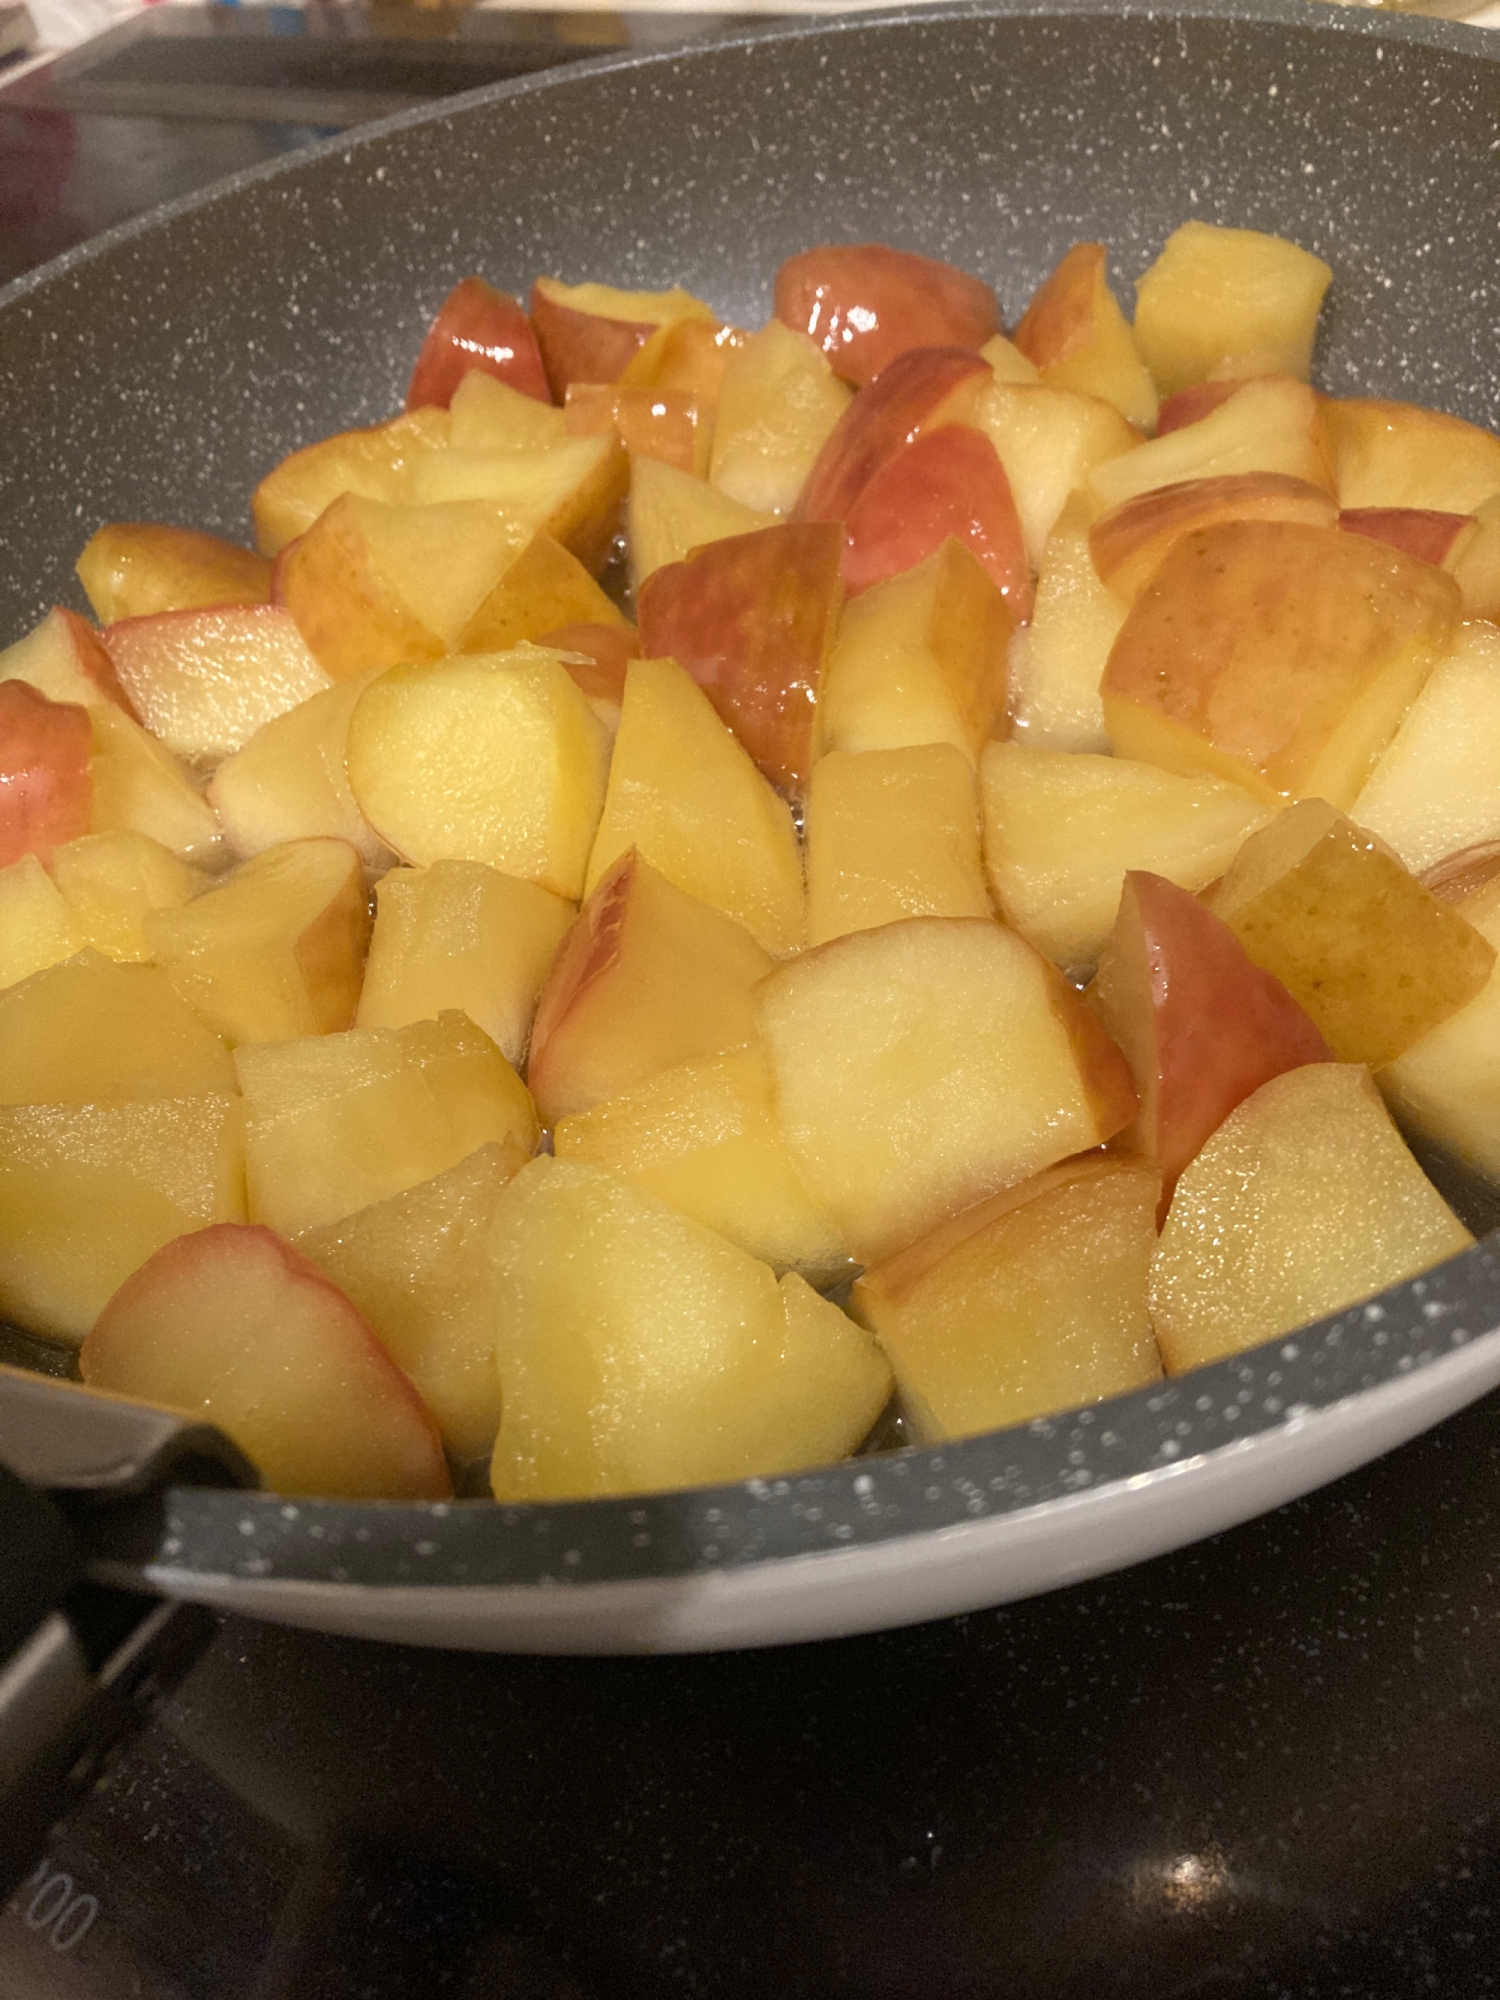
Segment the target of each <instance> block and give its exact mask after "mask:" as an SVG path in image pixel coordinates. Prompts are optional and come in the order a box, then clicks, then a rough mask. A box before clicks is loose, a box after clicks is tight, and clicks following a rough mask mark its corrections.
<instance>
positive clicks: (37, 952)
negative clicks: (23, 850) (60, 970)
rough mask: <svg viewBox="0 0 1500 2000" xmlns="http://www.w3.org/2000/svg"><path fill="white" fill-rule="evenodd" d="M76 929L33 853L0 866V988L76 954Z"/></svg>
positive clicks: (79, 938)
mask: <svg viewBox="0 0 1500 2000" xmlns="http://www.w3.org/2000/svg"><path fill="white" fill-rule="evenodd" d="M86 942H87V940H86V939H85V937H84V935H83V929H82V926H81V925H80V924H79V922H78V919H77V917H76V916H75V915H74V913H73V911H72V910H71V909H70V908H69V907H68V905H67V903H66V902H65V901H64V900H63V897H62V895H61V893H60V892H59V890H58V889H57V887H56V885H55V884H54V882H53V880H52V877H51V876H50V875H49V874H48V873H47V871H46V869H45V868H44V867H43V866H42V864H41V862H40V861H38V860H37V858H36V856H35V855H34V854H24V855H22V857H21V859H20V860H19V861H13V862H12V863H11V864H10V866H9V867H8V868H0V987H5V986H14V985H15V983H16V981H17V980H18V979H27V978H29V977H30V975H31V974H32V973H33V972H40V971H42V970H43V968H44V967H46V966H49V965H57V964H59V963H60V962H61V961H62V960H63V959H65V958H71V957H72V956H73V954H74V952H75V951H82V949H83V947H84V945H85V943H86Z"/></svg>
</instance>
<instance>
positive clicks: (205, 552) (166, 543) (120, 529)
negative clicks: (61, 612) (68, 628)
mask: <svg viewBox="0 0 1500 2000" xmlns="http://www.w3.org/2000/svg"><path fill="white" fill-rule="evenodd" d="M74 568H75V569H76V571H77V572H78V581H79V582H80V583H81V584H82V585H83V588H84V591H85V593H86V594H87V596H88V600H89V603H90V604H91V605H92V606H93V607H94V616H95V617H96V618H97V619H98V620H99V623H100V624H101V625H114V624H116V623H118V622H119V620H121V619H123V618H151V617H154V616H156V615H157V614H158V613H159V612H163V611H197V610H200V609H201V608H202V607H204V606H205V605H209V604H264V603H265V602H266V601H267V600H268V599H269V597H270V595H271V565H270V563H269V562H268V561H267V559H266V558H265V557H264V556H261V555H256V554H255V552H254V550H252V549H242V548H237V547H236V546H235V544H234V543H233V542H226V541H223V540H221V539H220V537H219V536H218V535H205V534H203V533H202V532H201V531H200V530H199V529H197V528H169V527H163V526H161V525H159V524H158V523H157V522H154V521H106V522H105V524H104V526H103V527H102V528H96V529H95V530H94V532H93V534H92V535H90V536H89V538H88V540H87V541H86V542H85V543H84V546H83V554H82V555H81V556H80V557H79V558H78V561H77V562H76V563H75V564H74Z"/></svg>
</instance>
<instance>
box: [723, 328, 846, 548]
mask: <svg viewBox="0 0 1500 2000" xmlns="http://www.w3.org/2000/svg"><path fill="white" fill-rule="evenodd" d="M849 401H850V391H849V388H848V385H847V384H846V383H843V382H841V381H840V380H839V379H838V377H837V376H836V375H835V374H834V372H833V370H832V368H831V367H830V366H829V364H828V359H827V356H826V355H825V354H824V353H823V351H822V349H821V348H820V347H819V346H818V344H817V342H816V341H814V340H810V339H809V338H808V336H807V335H806V334H805V333H797V332H795V331H794V330H793V329H792V328H791V327H788V326H783V325H782V324H781V321H780V320H777V319H773V320H770V321H768V322H767V324H766V325H765V326H763V327H762V328H761V330H760V332H759V333H755V334H752V335H751V336H750V338H749V339H748V340H747V341H746V342H745V344H744V346H743V347H742V348H741V349H740V350H739V351H738V353H736V354H733V355H731V356H730V358H729V362H728V365H727V366H726V367H725V370H724V380H723V383H722V385H721V387H720V390H719V409H718V415H717V417H716V419H715V422H714V439H713V451H712V454H711V456H710V459H709V467H708V476H709V479H710V480H711V481H712V483H713V485H714V486H715V487H716V488H717V489H718V490H719V492H721V493H722V494H723V495H724V496H725V498H726V499H730V500H737V501H739V502H740V503H741V505H742V506H745V507H751V508H754V509H756V510H757V511H758V512H761V513H766V514H773V515H775V514H789V513H790V512H791V510H792V508H793V507H794V506H795V505H796V504H797V496H798V494H799V493H800V492H801V491H802V488H803V487H804V485H805V484H806V483H807V476H808V474H809V473H810V472H811V471H812V469H813V466H814V464H815V463H816V461H817V457H818V454H819V452H820V451H821V450H822V449H823V446H824V445H825V444H826V443H827V441H828V437H829V434H830V432H831V431H832V430H833V428H834V426H835V425H836V424H837V423H838V421H839V419H840V417H842V416H843V414H844V411H845V410H846V409H847V408H848V407H849Z"/></svg>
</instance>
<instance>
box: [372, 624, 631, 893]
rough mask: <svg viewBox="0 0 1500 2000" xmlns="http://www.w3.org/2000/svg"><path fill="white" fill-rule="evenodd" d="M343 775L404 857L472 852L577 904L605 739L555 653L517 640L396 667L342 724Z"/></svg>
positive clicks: (422, 862)
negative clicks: (500, 647) (509, 646)
mask: <svg viewBox="0 0 1500 2000" xmlns="http://www.w3.org/2000/svg"><path fill="white" fill-rule="evenodd" d="M345 756H346V759H347V764H348V771H349V784H350V787H351V789H352V791H353V793H354V796H355V799H356V800H357V802H358V804H359V807H360V810H361V811H362V812H363V814H364V816H365V818H366V819H367V820H368V821H369V823H370V825H371V826H372V827H373V828H374V829H375V831H376V832H377V833H378V834H379V835H380V837H381V838H382V839H383V840H385V841H388V842H389V843H390V845H391V846H392V847H393V848H395V850H396V852H397V853H398V854H399V855H401V856H402V858H403V859H404V860H406V861H409V862H412V863H414V864H415V865H417V866H418V867H426V866H427V865H428V864H429V863H431V862H433V861H484V862H487V863H488V864H489V866H490V867H491V868H498V869H500V871H501V872H502V873H503V874H506V875H518V876H520V877H521V879H522V880H523V881H526V882H539V883H540V884H541V885H542V887H543V888H544V889H551V890H552V891H553V893H554V894H555V895H559V896H567V897H570V898H572V899H575V900H576V898H577V897H578V896H579V894H580V893H581V891H582V889H583V878H584V870H585V868H586V867H587V865H588V858H589V849H590V847H591V845H592V844H593V839H594V830H595V828H596V827H597V826H598V823H599V815H600V813H601V811H602V810H603V807H604V787H605V781H606V779H607V776H608V771H609V737H608V735H607V734H606V732H605V730H604V728H603V727H602V725H601V724H600V722H599V721H598V719H597V718H596V717H595V715H594V712H593V710H592V709H591V708H590V707H589V704H588V701H587V699H586V697H585V696H584V695H583V694H581V693H580V692H579V690H578V688H577V686H576V685H575V684H574V682H573V681H572V680H571V679H570V677H569V675H568V673H567V670H566V669H565V668H564V667H563V666H561V665H560V664H559V662H558V659H557V656H556V655H555V654H554V653H550V652H546V651H544V650H543V649H542V648H540V647H536V646H518V647H516V648H515V649H514V650H513V651H511V652H508V653H483V654H473V655H470V656H466V657H464V658H462V659H452V660H439V661H437V662H436V663H434V664H432V665H429V666H414V667H394V668H392V669H391V671H390V672H389V673H385V674H382V675H381V676H380V678H379V679H378V680H375V681H373V682H372V683H371V684H370V686H369V687H367V688H366V689H365V691H364V693H363V695H361V697H360V699H359V702H358V705H357V706H356V708H355V710H354V713H353V715H352V716H351V717H350V719H349V734H348V738H347V742H346V748H345Z"/></svg>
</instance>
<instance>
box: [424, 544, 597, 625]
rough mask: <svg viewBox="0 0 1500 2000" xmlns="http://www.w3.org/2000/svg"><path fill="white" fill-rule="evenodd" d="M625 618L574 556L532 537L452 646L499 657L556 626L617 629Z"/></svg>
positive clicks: (469, 619) (509, 564) (508, 566)
mask: <svg viewBox="0 0 1500 2000" xmlns="http://www.w3.org/2000/svg"><path fill="white" fill-rule="evenodd" d="M625 623H626V618H625V614H624V613H623V612H622V611H620V610H619V609H618V608H617V606H616V605H615V604H614V603H613V602H612V601H611V600H610V599H609V598H608V597H606V596H605V594H604V592H603V591H602V590H601V589H600V588H599V586H598V584H597V583H595V581H594V579H593V578H592V577H591V576H590V575H589V573H588V571H587V570H586V569H585V568H584V566H583V564H582V563H581V562H580V561H579V560H578V558H577V556H575V555H572V554H571V553H570V552H569V551H568V550H567V549H565V548H564V547H563V545H562V543H561V542H558V541H554V539H553V538H552V536H551V535H547V534H538V535H533V536H532V538H531V540H530V541H529V542H528V543H527V544H526V546H525V548H524V549H522V550H521V552H520V554H519V555H517V556H515V557H514V559H513V560H512V561H510V562H509V563H508V564H507V565H506V566H505V568H504V569H503V570H502V572H501V574H500V577H499V580H498V581H497V582H496V583H495V585H494V587H493V588H492V589H491V590H490V591H489V592H488V594H487V595H486V596H485V597H483V598H482V599H481V600H480V602H479V604H478V606H477V607H476V608H475V610H474V611H472V612H471V613H470V615H469V617H468V619H467V620H466V621H465V623H464V624H463V626H462V628H461V629H460V631H459V634H458V637H457V639H456V641H455V642H454V651H455V652H459V653H503V652H506V651H508V650H509V649H510V648H511V647H512V646H520V645H524V644H525V642H526V641H527V640H528V639H541V638H542V636H543V634H545V633H549V632H553V631H555V630H556V629H557V627H558V626H559V625H574V624H592V625H620V626H623V625H625Z"/></svg>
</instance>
